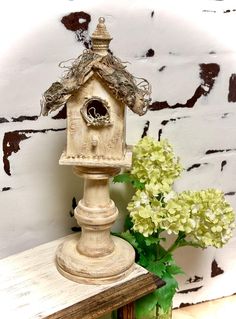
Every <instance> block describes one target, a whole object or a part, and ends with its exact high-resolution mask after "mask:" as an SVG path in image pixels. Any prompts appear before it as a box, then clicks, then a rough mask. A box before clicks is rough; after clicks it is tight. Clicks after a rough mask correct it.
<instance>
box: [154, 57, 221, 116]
mask: <svg viewBox="0 0 236 319" xmlns="http://www.w3.org/2000/svg"><path fill="white" fill-rule="evenodd" d="M199 67H200V73H199V77H200V79H201V80H202V83H201V84H200V85H199V86H198V87H197V89H196V90H195V92H194V94H193V96H192V97H190V98H189V99H188V100H187V102H186V103H184V104H182V103H176V104H174V105H169V103H168V102H167V101H161V102H159V101H155V102H153V103H152V104H151V105H150V107H149V109H150V110H151V111H159V110H162V109H166V108H172V109H175V108H178V107H187V108H192V107H194V105H195V104H196V102H197V100H198V99H199V98H200V97H202V96H207V95H208V94H209V93H210V92H211V90H212V88H213V86H214V83H215V79H216V77H217V76H218V74H219V72H220V66H219V65H218V64H216V63H201V64H199Z"/></svg>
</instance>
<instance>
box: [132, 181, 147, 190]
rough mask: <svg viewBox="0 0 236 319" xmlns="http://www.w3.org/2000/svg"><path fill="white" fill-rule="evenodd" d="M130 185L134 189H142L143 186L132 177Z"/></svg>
mask: <svg viewBox="0 0 236 319" xmlns="http://www.w3.org/2000/svg"><path fill="white" fill-rule="evenodd" d="M131 183H132V185H133V187H134V188H136V189H141V190H143V189H144V187H145V184H144V183H142V182H140V181H139V180H138V179H135V178H133V180H132V181H131Z"/></svg>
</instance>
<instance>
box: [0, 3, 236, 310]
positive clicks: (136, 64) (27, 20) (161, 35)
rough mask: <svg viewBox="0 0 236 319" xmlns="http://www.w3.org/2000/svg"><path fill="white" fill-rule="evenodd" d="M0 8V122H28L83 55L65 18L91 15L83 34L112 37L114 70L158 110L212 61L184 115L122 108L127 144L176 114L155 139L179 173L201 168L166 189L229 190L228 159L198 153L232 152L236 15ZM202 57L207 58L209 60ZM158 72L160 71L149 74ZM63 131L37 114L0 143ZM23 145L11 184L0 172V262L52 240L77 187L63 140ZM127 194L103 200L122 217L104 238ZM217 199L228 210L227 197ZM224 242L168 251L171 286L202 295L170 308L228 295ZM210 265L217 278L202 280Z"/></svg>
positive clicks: (174, 6) (122, 7) (112, 6)
mask: <svg viewBox="0 0 236 319" xmlns="http://www.w3.org/2000/svg"><path fill="white" fill-rule="evenodd" d="M0 6H1V8H0V9H1V10H0V23H1V27H0V34H1V47H0V69H1V77H0V92H1V105H2V107H1V116H0V117H5V118H7V119H8V120H10V121H11V118H12V117H18V116H20V115H27V116H30V115H31V116H32V115H38V114H39V112H40V106H39V100H40V98H41V94H42V93H43V92H44V91H45V89H46V88H47V87H48V86H49V85H50V84H51V82H53V81H55V80H57V79H58V78H59V77H60V76H61V74H62V71H63V70H61V69H60V68H58V63H59V62H60V61H62V60H68V59H70V58H74V57H76V56H77V55H79V54H80V53H81V52H82V50H83V45H82V44H81V43H78V42H77V41H76V37H75V35H74V33H73V32H71V31H68V30H66V29H65V28H64V26H63V25H62V24H61V22H60V19H61V17H62V16H64V15H66V14H68V13H70V12H75V11H82V10H84V11H85V12H88V13H89V14H91V17H92V20H91V23H90V25H89V31H90V32H91V31H92V30H94V28H95V26H96V23H97V18H98V17H99V16H104V17H105V18H106V24H107V28H108V30H109V31H110V33H111V34H112V35H113V38H114V39H113V41H112V42H111V48H112V50H113V51H114V53H115V55H116V56H118V57H120V58H121V59H122V60H123V61H129V62H131V64H128V66H127V68H128V70H129V71H130V72H131V73H133V74H135V75H137V76H141V77H144V78H147V79H148V80H149V81H150V83H151V85H152V87H153V93H152V97H153V101H156V100H158V101H167V102H168V103H169V104H170V105H174V104H175V103H185V102H186V101H187V100H188V99H189V98H190V97H192V96H193V93H194V91H195V90H196V88H197V86H198V85H199V84H200V83H201V80H200V79H199V66H198V65H199V63H218V64H219V65H220V73H219V76H218V77H217V79H216V81H215V84H214V87H213V89H212V91H211V92H210V94H209V95H208V96H206V97H201V98H200V99H199V100H198V101H197V103H196V105H195V107H194V108H191V109H187V108H177V109H164V110H161V111H158V112H149V113H147V114H146V115H145V116H144V117H138V116H136V115H134V114H132V113H131V112H129V111H128V112H127V115H128V118H127V142H128V144H133V143H135V142H136V141H137V140H138V139H139V137H140V136H141V134H142V131H143V126H144V124H145V122H146V121H147V120H150V128H149V133H150V134H151V135H154V136H156V137H157V136H158V131H159V129H160V128H161V122H162V121H163V120H168V119H170V118H179V117H184V118H181V119H178V120H176V121H175V122H169V123H168V124H167V125H166V126H163V127H162V129H163V134H162V137H167V138H168V139H169V140H170V142H171V143H172V144H173V146H174V149H175V151H176V153H177V154H178V155H179V156H180V157H181V161H182V163H183V164H184V166H185V168H188V167H190V166H192V165H193V164H195V163H205V162H207V163H208V165H202V166H201V167H199V168H198V169H193V170H191V171H189V172H185V173H184V174H183V175H182V177H181V178H180V179H179V180H178V183H177V184H176V189H177V190H179V191H181V190H183V189H201V188H206V187H218V188H221V189H222V190H223V191H224V192H225V193H227V192H235V191H236V178H235V177H236V165H235V154H236V153H235V151H231V152H227V153H225V152H223V153H215V154H211V155H205V152H206V151H207V150H209V149H236V142H235V141H236V138H235V135H236V128H235V117H236V111H235V107H236V105H235V103H228V102H227V94H228V84H229V77H230V75H231V73H236V42H235V34H234V30H235V26H236V19H235V17H236V12H235V11H231V12H230V13H226V14H224V13H223V11H225V10H227V9H230V10H233V9H236V6H235V1H233V0H232V1H230V0H225V1H212V0H204V1H203V0H201V1H187V0H185V1H184V0H168V1H167V0H162V1H160V0H159V1H157V0H152V1H151V0H150V1H148V2H147V1H144V0H136V1H125V0H122V1H119V2H118V1H108V0H99V1H96V2H95V1H92V0H90V1H89V0H87V1H81V0H74V1H70V0H50V1H48V0H41V1H36V2H35V1H34V2H32V1H30V0H21V1H17V0H14V1H8V2H7V1H5V2H2V3H1V4H0ZM153 10H154V17H153V18H152V19H151V17H150V15H151V12H152V11H153ZM203 10H213V11H216V12H215V13H213V12H203ZM150 48H152V49H154V50H155V56H154V57H150V58H146V57H145V53H146V52H147V50H148V49H150ZM210 51H215V52H216V54H209V52H210ZM170 52H172V54H169V53H170ZM164 65H165V66H166V68H165V69H164V70H163V71H162V72H159V71H158V70H159V69H160V68H161V67H162V66H164ZM225 113H228V114H227V115H225ZM65 125H66V123H65V121H64V120H52V119H51V118H42V117H40V118H39V119H38V120H37V121H24V122H22V123H13V122H9V123H2V124H0V137H1V140H2V138H3V136H4V134H5V132H10V131H14V130H27V129H35V130H36V129H47V128H49V129H50V128H63V127H65ZM29 136H31V137H30V138H29V139H27V140H24V141H22V142H21V143H20V148H21V150H20V151H19V152H17V153H16V154H15V153H13V154H12V155H11V156H10V157H9V159H10V164H11V173H12V176H7V175H6V174H5V172H4V171H3V166H2V162H1V164H0V165H1V168H0V189H1V188H3V187H12V189H11V190H9V191H5V192H0V203H1V204H0V205H1V206H0V207H1V224H0V242H1V245H0V253H1V256H2V257H4V256H7V255H10V254H12V253H14V252H18V251H22V250H24V249H27V248H30V247H33V246H35V245H37V244H39V243H42V242H47V241H49V240H51V239H54V238H57V237H60V236H63V235H65V234H67V233H69V232H70V227H72V225H76V222H75V221H74V220H73V219H72V218H71V217H70V216H69V211H70V210H71V200H72V197H73V196H75V197H76V198H77V199H80V198H81V196H82V182H81V180H79V179H78V178H76V177H75V176H74V175H73V174H72V172H71V170H70V168H67V167H59V165H57V163H58V159H59V157H60V154H61V152H62V150H63V148H64V145H65V139H66V134H65V131H60V132H53V131H49V132H47V133H46V134H42V133H36V134H29ZM0 152H1V157H2V155H3V154H2V150H0ZM223 160H227V165H226V166H225V167H224V170H223V171H222V172H221V170H220V168H221V162H222V161H223ZM130 192H131V191H130V189H127V188H126V187H123V186H121V185H115V186H114V185H113V186H112V190H111V197H112V198H113V199H114V200H115V202H116V204H117V206H118V207H119V209H120V212H121V213H120V217H119V219H118V221H117V223H116V225H115V229H120V228H121V226H122V220H123V212H124V210H125V205H126V203H127V201H128V199H129V198H130V196H129V195H130ZM227 199H228V200H229V201H230V202H231V203H232V205H233V206H234V208H235V209H236V196H235V195H233V196H227ZM235 240H236V239H235V237H234V238H233V239H232V240H231V242H230V243H229V244H228V245H227V246H226V247H224V248H223V249H220V250H215V249H207V250H205V251H201V250H196V249H183V250H181V251H179V253H178V254H177V260H178V262H179V263H180V264H181V265H183V266H184V270H185V272H186V275H185V276H182V277H181V278H180V283H181V284H180V288H181V289H187V288H192V287H196V286H201V285H202V284H203V285H204V288H202V289H200V290H199V291H197V292H194V293H191V294H187V295H186V294H184V295H182V294H181V295H180V294H178V295H177V296H176V303H175V304H176V305H178V304H179V303H180V302H191V303H194V302H198V301H202V300H206V299H207V300H208V299H212V298H216V297H220V296H223V295H230V294H232V293H235V292H236V288H235V269H236V253H235V251H236V249H235V248H236V243H235ZM214 258H216V260H217V262H218V265H219V266H220V267H221V268H222V269H224V271H225V272H224V274H223V275H220V276H217V277H214V278H211V275H210V271H211V269H210V267H211V262H212V260H213V259H214ZM194 275H198V276H203V277H204V280H203V281H202V282H198V283H194V284H186V279H187V278H189V277H193V276H194Z"/></svg>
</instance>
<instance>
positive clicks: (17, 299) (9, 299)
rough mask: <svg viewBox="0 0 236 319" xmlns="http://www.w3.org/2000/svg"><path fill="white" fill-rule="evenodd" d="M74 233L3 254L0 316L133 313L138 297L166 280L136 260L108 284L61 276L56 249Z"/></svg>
mask: <svg viewBox="0 0 236 319" xmlns="http://www.w3.org/2000/svg"><path fill="white" fill-rule="evenodd" d="M76 237H77V235H70V236H68V237H65V238H61V239H58V240H55V241H52V242H49V243H46V244H44V245H40V246H38V247H35V248H33V249H30V250H27V251H24V252H22V253H19V254H16V255H13V256H10V257H8V258H5V259H2V260H0V300H1V318H6V319H16V318H17V319H39V318H40V319H42V318H47V319H93V318H100V317H101V316H103V315H104V314H108V313H110V312H111V311H112V310H115V309H119V310H118V318H119V319H134V308H133V301H134V300H136V299H139V298H140V297H142V296H144V295H147V294H148V293H150V292H152V291H154V290H155V289H157V288H158V287H161V286H162V285H163V284H164V283H163V281H162V280H160V279H159V278H157V277H156V276H154V275H153V274H150V273H148V272H147V270H146V269H144V268H142V267H140V266H138V265H136V264H135V265H134V267H133V269H132V271H131V272H130V273H129V275H128V276H126V277H125V278H123V279H120V280H118V281H117V282H115V283H111V284H105V285H91V284H90V285H86V284H79V283H76V282H73V281H71V280H68V279H66V278H64V277H63V276H61V275H60V274H59V273H58V271H57V269H56V265H55V250H56V249H57V247H58V246H59V245H60V244H62V243H63V242H65V241H66V240H69V241H70V240H73V239H75V238H76Z"/></svg>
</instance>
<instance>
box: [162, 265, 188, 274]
mask: <svg viewBox="0 0 236 319" xmlns="http://www.w3.org/2000/svg"><path fill="white" fill-rule="evenodd" d="M166 270H167V272H168V273H169V274H170V275H178V274H184V271H183V269H182V268H181V267H179V266H177V265H175V264H173V265H169V266H166Z"/></svg>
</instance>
